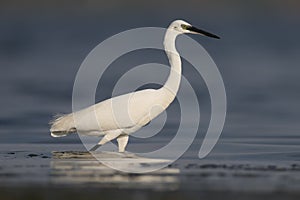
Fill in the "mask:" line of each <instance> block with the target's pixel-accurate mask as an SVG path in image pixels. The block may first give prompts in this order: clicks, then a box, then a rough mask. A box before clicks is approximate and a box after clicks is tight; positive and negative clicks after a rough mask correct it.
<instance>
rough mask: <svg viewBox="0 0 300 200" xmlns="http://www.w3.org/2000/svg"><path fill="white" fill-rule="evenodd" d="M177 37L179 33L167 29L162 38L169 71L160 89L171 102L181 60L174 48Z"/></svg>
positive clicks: (176, 86)
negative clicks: (169, 66) (164, 91)
mask: <svg viewBox="0 0 300 200" xmlns="http://www.w3.org/2000/svg"><path fill="white" fill-rule="evenodd" d="M178 35H179V32H177V31H174V30H172V29H167V32H166V34H165V38H164V47H165V51H166V54H167V56H168V59H169V63H170V65H171V70H170V75H169V77H168V79H167V81H166V83H165V84H164V86H163V87H162V88H163V89H164V90H166V91H168V93H169V95H168V96H169V97H170V98H171V99H170V100H171V101H173V100H174V98H175V96H176V94H177V92H178V89H179V85H180V80H181V59H180V56H179V53H178V52H177V50H176V47H175V40H176V37H177V36H178Z"/></svg>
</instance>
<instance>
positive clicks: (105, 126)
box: [50, 20, 219, 152]
mask: <svg viewBox="0 0 300 200" xmlns="http://www.w3.org/2000/svg"><path fill="white" fill-rule="evenodd" d="M184 33H192V34H201V35H205V36H208V37H212V38H216V39H219V37H218V36H216V35H214V34H211V33H208V32H206V31H204V30H200V29H198V28H196V27H194V26H192V25H191V24H189V23H187V22H185V21H183V20H176V21H174V22H172V23H171V24H170V26H169V27H168V29H167V31H166V33H165V37H164V43H163V44H164V48H165V52H166V54H167V57H168V59H169V63H170V65H171V70H170V74H169V77H168V79H167V81H166V83H165V84H164V85H163V86H162V87H161V88H159V89H145V90H140V91H136V92H132V93H129V94H124V95H121V96H117V97H113V98H111V99H107V100H104V101H102V102H100V103H97V104H95V105H92V106H90V107H88V108H85V109H83V110H80V111H77V112H74V113H70V114H66V115H63V116H60V117H57V118H56V119H54V120H53V121H51V122H50V124H51V125H52V126H51V129H50V132H51V136H53V137H62V136H66V135H69V134H71V133H75V132H78V133H79V134H83V135H93V136H103V138H102V139H101V140H100V142H99V143H98V144H96V145H95V146H94V147H93V148H92V149H91V151H95V150H96V149H97V148H98V147H100V146H101V145H103V144H105V143H107V142H109V141H111V140H113V139H117V142H118V148H119V152H124V151H125V148H126V146H127V143H128V138H129V135H130V134H131V133H133V132H135V131H137V130H139V129H140V128H141V127H143V126H145V125H146V124H148V123H149V122H150V121H151V120H152V119H154V118H155V117H157V116H158V115H159V114H160V113H162V112H163V111H164V110H165V109H166V108H167V107H168V106H169V105H170V104H171V103H172V101H173V100H174V99H175V97H176V94H177V91H178V88H179V85H180V80H181V59H180V55H179V53H178V52H177V50H176V47H175V40H176V37H177V36H178V35H180V34H184ZM95 119H96V120H95ZM95 121H96V123H95Z"/></svg>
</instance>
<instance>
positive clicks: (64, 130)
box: [49, 114, 76, 137]
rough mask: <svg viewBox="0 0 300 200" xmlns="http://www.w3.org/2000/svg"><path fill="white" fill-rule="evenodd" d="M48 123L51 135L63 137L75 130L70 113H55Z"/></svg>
mask: <svg viewBox="0 0 300 200" xmlns="http://www.w3.org/2000/svg"><path fill="white" fill-rule="evenodd" d="M49 124H50V125H51V128H50V132H51V136H52V137H63V136H66V135H69V134H71V133H75V132H76V128H75V124H74V119H73V115H72V114H67V115H56V116H54V118H53V120H51V121H50V123H49Z"/></svg>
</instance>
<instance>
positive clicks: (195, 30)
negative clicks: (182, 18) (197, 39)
mask: <svg viewBox="0 0 300 200" xmlns="http://www.w3.org/2000/svg"><path fill="white" fill-rule="evenodd" d="M186 30H189V31H192V32H194V33H199V34H202V35H205V36H208V37H211V38H216V39H220V37H219V36H217V35H214V34H212V33H209V32H206V31H204V30H201V29H198V28H196V27H194V26H188V27H186Z"/></svg>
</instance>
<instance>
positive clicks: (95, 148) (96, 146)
mask: <svg viewBox="0 0 300 200" xmlns="http://www.w3.org/2000/svg"><path fill="white" fill-rule="evenodd" d="M100 146H101V145H100V144H96V145H95V146H94V147H93V148H91V149H90V151H96V150H97V149H98V148H99V147H100Z"/></svg>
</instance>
